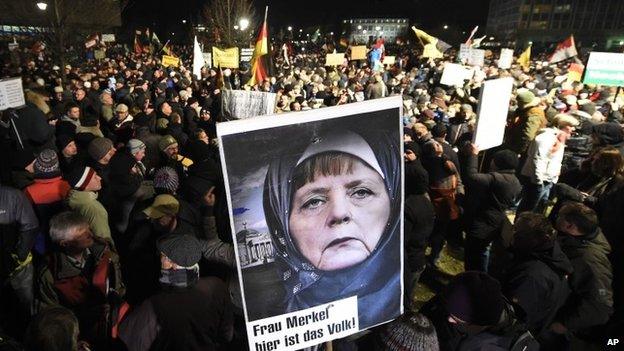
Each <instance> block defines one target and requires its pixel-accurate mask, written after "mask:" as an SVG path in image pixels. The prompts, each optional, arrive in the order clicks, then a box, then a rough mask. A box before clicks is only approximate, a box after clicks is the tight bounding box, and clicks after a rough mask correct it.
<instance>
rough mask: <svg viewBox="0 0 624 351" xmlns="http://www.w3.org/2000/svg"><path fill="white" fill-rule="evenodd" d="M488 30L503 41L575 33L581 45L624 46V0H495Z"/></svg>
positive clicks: (546, 39) (547, 39)
mask: <svg viewBox="0 0 624 351" xmlns="http://www.w3.org/2000/svg"><path fill="white" fill-rule="evenodd" d="M487 31H488V33H489V34H491V35H496V38H497V40H498V41H500V42H502V43H503V44H507V45H513V44H515V45H516V47H518V48H522V47H525V46H526V45H527V44H528V43H529V42H532V43H534V44H536V45H550V44H552V43H556V42H560V41H561V40H563V39H564V38H566V37H567V36H569V35H570V34H574V38H575V39H576V43H577V46H579V47H582V48H586V49H589V48H591V47H594V48H596V49H606V50H615V51H621V50H622V49H623V48H624V1H622V0H491V2H490V11H489V14H488V21H487Z"/></svg>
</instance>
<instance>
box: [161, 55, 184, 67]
mask: <svg viewBox="0 0 624 351" xmlns="http://www.w3.org/2000/svg"><path fill="white" fill-rule="evenodd" d="M162 65H163V66H165V67H169V66H173V67H180V59H179V58H177V57H175V56H169V55H163V57H162Z"/></svg>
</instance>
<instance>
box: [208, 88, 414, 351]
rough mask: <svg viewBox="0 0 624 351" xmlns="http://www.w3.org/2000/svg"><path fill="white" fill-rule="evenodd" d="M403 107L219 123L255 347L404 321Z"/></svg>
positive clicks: (365, 106)
mask: <svg viewBox="0 0 624 351" xmlns="http://www.w3.org/2000/svg"><path fill="white" fill-rule="evenodd" d="M400 108H401V98H400V97H391V98H386V99H378V100H371V101H366V102H362V103H355V104H350V105H345V106H336V107H329V108H325V109H323V110H309V111H301V112H296V113H289V114H283V115H276V116H267V117H259V118H253V119H247V120H244V121H231V122H225V123H220V124H218V125H217V133H218V135H219V138H220V140H219V142H220V145H221V146H222V148H221V161H222V166H223V171H224V178H225V183H226V191H227V196H228V202H229V208H230V218H231V225H232V231H233V232H234V233H237V234H236V237H235V238H234V239H235V242H237V246H236V247H235V250H236V255H237V258H238V259H237V265H238V273H239V279H240V283H241V287H242V289H241V290H242V296H243V306H244V310H245V320H246V322H247V323H246V324H247V334H248V337H249V347H250V350H253V351H261V350H262V351H264V350H278V351H279V350H298V349H301V348H304V347H307V346H312V345H317V344H321V343H323V342H326V341H329V340H333V339H338V338H342V337H345V336H348V335H351V334H354V333H357V332H358V331H362V330H364V329H367V328H370V327H372V326H375V325H377V324H381V323H384V322H387V321H390V320H392V319H394V318H396V317H397V316H399V315H400V314H401V313H402V312H403V306H402V302H403V290H402V277H403V273H402V269H403V264H402V262H403V250H402V247H403V243H402V238H403V233H402V228H403V226H402V220H403V215H402V204H403V194H402V186H401V184H402V179H403V162H402V156H403V154H402V149H401V147H402V145H403V143H402V140H401V131H402V125H401V123H400V122H401V121H400V118H399V117H400ZM328 162H329V163H328ZM328 164H329V165H330V166H329V167H330V168H329V169H325V168H324V167H326V166H324V165H328ZM347 169H349V171H348V172H347ZM340 208H344V209H346V210H347V211H349V214H350V215H349V217H343V216H342V214H341V213H339V211H338V212H336V211H335V210H333V209H340ZM338 221H340V224H339V225H337V224H336V223H338ZM250 243H251V244H250Z"/></svg>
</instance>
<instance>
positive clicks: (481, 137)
mask: <svg viewBox="0 0 624 351" xmlns="http://www.w3.org/2000/svg"><path fill="white" fill-rule="evenodd" d="M513 81H514V80H513V78H511V77H507V78H499V79H494V80H487V81H485V82H484V83H483V86H482V87H481V94H480V96H479V107H478V108H477V129H476V132H475V134H474V136H473V141H472V142H473V143H474V144H475V145H477V147H478V148H479V149H480V150H486V149H490V148H493V147H496V146H499V145H501V144H502V143H503V137H504V136H505V125H506V123H507V114H508V113H509V101H510V100H511V87H512V86H513Z"/></svg>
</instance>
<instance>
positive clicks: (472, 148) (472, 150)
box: [468, 143, 479, 156]
mask: <svg viewBox="0 0 624 351" xmlns="http://www.w3.org/2000/svg"><path fill="white" fill-rule="evenodd" d="M468 151H469V152H470V154H471V155H473V156H477V155H479V148H478V147H477V145H475V144H473V143H470V144H468Z"/></svg>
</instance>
